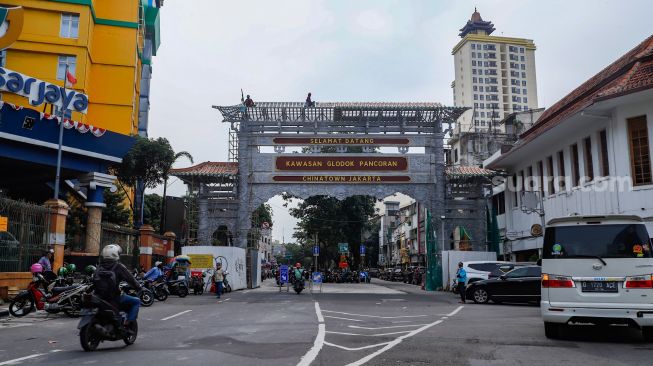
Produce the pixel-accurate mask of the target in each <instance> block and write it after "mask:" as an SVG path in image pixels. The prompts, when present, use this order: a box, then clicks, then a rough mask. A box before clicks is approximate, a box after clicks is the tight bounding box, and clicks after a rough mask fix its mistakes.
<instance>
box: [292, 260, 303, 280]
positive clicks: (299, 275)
mask: <svg viewBox="0 0 653 366" xmlns="http://www.w3.org/2000/svg"><path fill="white" fill-rule="evenodd" d="M294 274H295V276H294V277H295V280H299V281H303V280H304V269H303V268H302V265H301V263H295V270H294Z"/></svg>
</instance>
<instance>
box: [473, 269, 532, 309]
mask: <svg viewBox="0 0 653 366" xmlns="http://www.w3.org/2000/svg"><path fill="white" fill-rule="evenodd" d="M541 277H542V267H540V266H528V267H519V268H515V269H513V270H512V271H510V272H508V273H506V274H503V275H501V276H499V277H498V278H492V279H488V280H480V281H476V282H472V283H470V284H469V285H467V287H466V289H465V297H466V298H468V299H472V300H474V302H475V303H477V304H479V303H481V304H485V303H487V302H488V301H490V300H492V301H493V302H495V303H501V302H535V303H539V302H540V296H541V295H540V294H541V291H540V280H541Z"/></svg>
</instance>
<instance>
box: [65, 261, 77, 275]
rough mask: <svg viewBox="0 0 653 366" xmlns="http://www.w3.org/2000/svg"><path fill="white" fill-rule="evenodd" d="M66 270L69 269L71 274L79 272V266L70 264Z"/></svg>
mask: <svg viewBox="0 0 653 366" xmlns="http://www.w3.org/2000/svg"><path fill="white" fill-rule="evenodd" d="M66 268H68V272H69V273H73V272H75V271H77V266H76V265H74V264H73V263H70V264H69V265H68V266H67V267H66Z"/></svg>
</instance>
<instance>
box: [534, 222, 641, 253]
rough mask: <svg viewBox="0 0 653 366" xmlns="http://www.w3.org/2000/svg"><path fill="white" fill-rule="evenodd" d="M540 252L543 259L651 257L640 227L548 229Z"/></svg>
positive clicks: (628, 225) (623, 225) (597, 226)
mask: <svg viewBox="0 0 653 366" xmlns="http://www.w3.org/2000/svg"><path fill="white" fill-rule="evenodd" d="M543 250H544V253H543V254H544V255H543V258H544V259H555V258H582V257H588V256H589V257H595V256H598V257H601V258H651V244H650V242H649V237H648V233H647V231H646V227H645V226H644V225H641V224H615V225H578V226H557V227H549V228H547V229H546V232H545V234H544V249H543Z"/></svg>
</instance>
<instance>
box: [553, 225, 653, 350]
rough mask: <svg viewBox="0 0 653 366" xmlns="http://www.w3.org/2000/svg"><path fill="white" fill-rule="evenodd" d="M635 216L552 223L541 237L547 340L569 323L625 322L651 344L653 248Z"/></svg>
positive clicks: (600, 323) (646, 233)
mask: <svg viewBox="0 0 653 366" xmlns="http://www.w3.org/2000/svg"><path fill="white" fill-rule="evenodd" d="M649 238H650V235H649V233H648V232H647V230H646V226H645V224H644V222H643V221H642V219H641V218H639V217H638V216H626V215H606V216H572V217H564V218H556V219H552V220H551V221H549V222H548V224H547V228H546V231H545V233H544V248H543V258H542V303H541V309H540V311H541V313H542V320H543V321H544V332H545V335H546V337H547V338H558V337H560V330H561V329H562V327H563V326H565V325H567V324H575V323H591V324H595V325H603V326H605V325H613V324H619V325H624V324H627V325H629V326H631V327H637V328H639V329H640V330H641V331H642V334H643V336H644V339H645V340H646V341H648V342H653V303H652V301H651V297H652V296H651V295H652V294H653V275H651V273H652V272H653V248H651V243H650V241H649Z"/></svg>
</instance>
